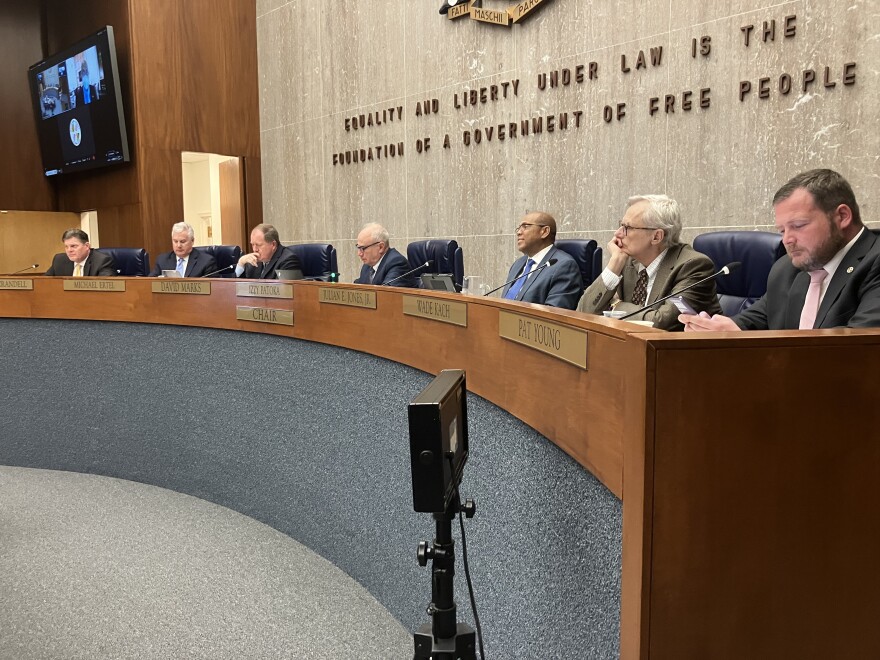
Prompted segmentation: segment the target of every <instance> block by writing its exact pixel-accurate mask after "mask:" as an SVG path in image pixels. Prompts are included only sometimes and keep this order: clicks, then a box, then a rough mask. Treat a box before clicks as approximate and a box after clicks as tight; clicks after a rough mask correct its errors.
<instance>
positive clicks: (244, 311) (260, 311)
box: [235, 305, 293, 325]
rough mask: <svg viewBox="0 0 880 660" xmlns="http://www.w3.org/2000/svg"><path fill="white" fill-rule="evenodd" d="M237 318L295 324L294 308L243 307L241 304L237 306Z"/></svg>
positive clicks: (259, 321) (275, 323)
mask: <svg viewBox="0 0 880 660" xmlns="http://www.w3.org/2000/svg"><path fill="white" fill-rule="evenodd" d="M235 318H237V319H238V320H239V321H255V322H257V323H272V324H274V325H293V310H290V309H271V308H269V307H243V306H241V305H239V306H237V307H236V308H235Z"/></svg>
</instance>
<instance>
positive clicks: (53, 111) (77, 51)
mask: <svg viewBox="0 0 880 660" xmlns="http://www.w3.org/2000/svg"><path fill="white" fill-rule="evenodd" d="M28 79H29V81H30V89H31V97H32V98H33V103H34V114H35V117H36V120H37V133H38V134H39V140H40V151H41V153H42V156H43V173H44V174H45V175H46V176H55V175H58V174H66V173H68V172H77V171H80V170H88V169H93V168H96V167H107V166H111V165H121V164H123V163H126V162H128V160H129V154H128V135H127V133H126V130H125V118H124V116H123V111H122V94H121V92H120V88H119V67H118V66H117V63H116V43H115V41H114V39H113V28H112V27H111V26H109V25H108V26H106V27H103V28H101V29H100V30H98V32H96V33H95V34H93V35H90V36H88V37H86V38H85V39H83V40H81V41H79V42H77V43H76V44H74V45H73V46H71V47H69V48H66V49H64V50H62V51H60V52H58V53H55V54H54V55H52V56H51V57H47V58H46V59H44V60H42V61H40V62H37V63H36V64H34V65H33V66H31V67H30V68H29V69H28Z"/></svg>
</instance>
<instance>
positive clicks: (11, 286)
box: [0, 279, 34, 291]
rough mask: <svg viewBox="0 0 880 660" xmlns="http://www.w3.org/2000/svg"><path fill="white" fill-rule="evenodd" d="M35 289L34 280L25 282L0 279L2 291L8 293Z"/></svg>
mask: <svg viewBox="0 0 880 660" xmlns="http://www.w3.org/2000/svg"><path fill="white" fill-rule="evenodd" d="M33 288H34V281H33V280H24V279H14V280H4V279H0V289H3V290H7V291H10V290H11V291H32V290H33Z"/></svg>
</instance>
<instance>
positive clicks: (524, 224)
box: [513, 222, 548, 233]
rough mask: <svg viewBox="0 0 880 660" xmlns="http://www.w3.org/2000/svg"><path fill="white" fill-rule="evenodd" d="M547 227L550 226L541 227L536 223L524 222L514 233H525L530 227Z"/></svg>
mask: <svg viewBox="0 0 880 660" xmlns="http://www.w3.org/2000/svg"><path fill="white" fill-rule="evenodd" d="M547 226H548V225H539V224H536V223H534V222H523V223H520V224H519V225H518V226H517V228H516V229H514V230H513V231H514V233H516V232H521V231H525V230H526V229H528V228H529V227H547Z"/></svg>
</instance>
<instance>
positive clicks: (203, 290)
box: [153, 278, 211, 296]
mask: <svg viewBox="0 0 880 660" xmlns="http://www.w3.org/2000/svg"><path fill="white" fill-rule="evenodd" d="M153 293H192V294H197V295H200V296H210V295H211V283H210V282H186V281H180V282H177V281H175V279H173V278H172V279H167V280H159V281H157V282H153Z"/></svg>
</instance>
